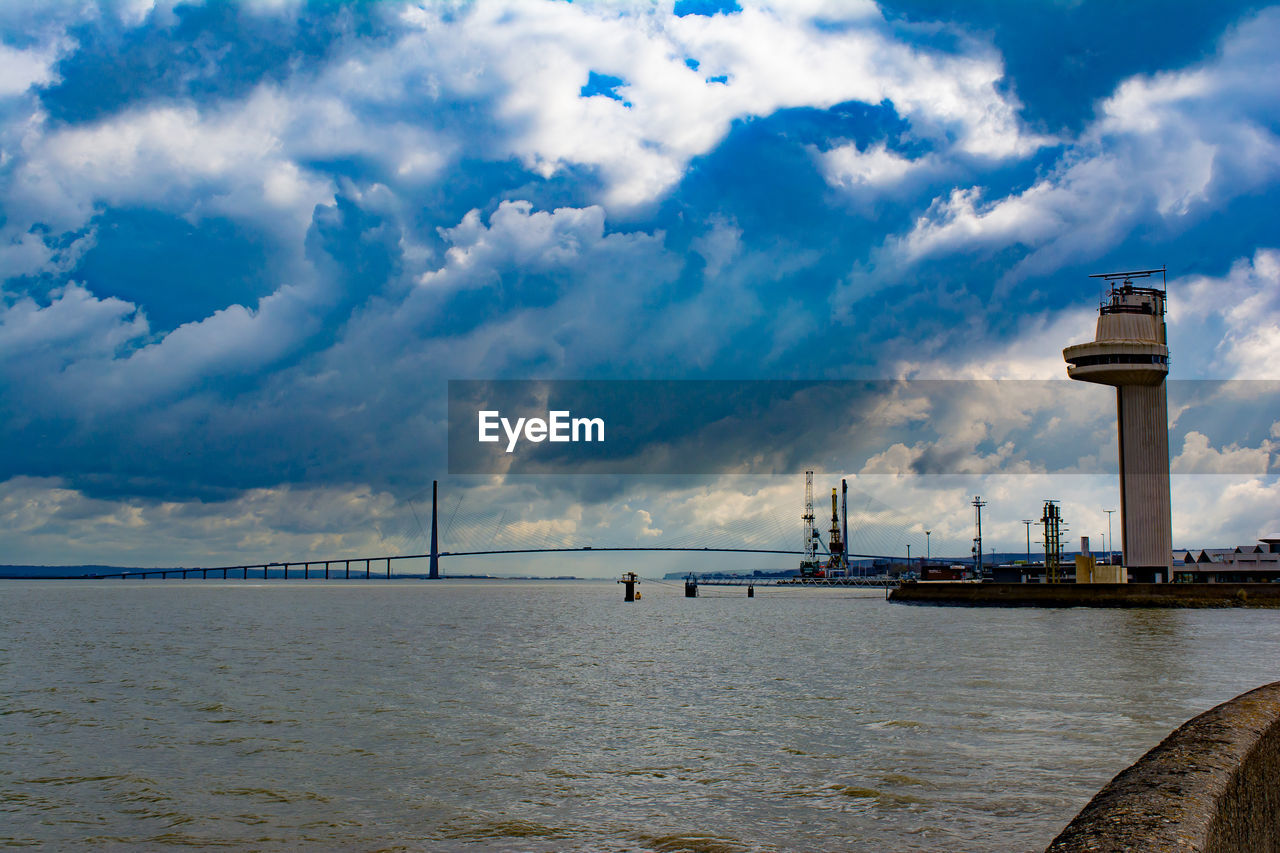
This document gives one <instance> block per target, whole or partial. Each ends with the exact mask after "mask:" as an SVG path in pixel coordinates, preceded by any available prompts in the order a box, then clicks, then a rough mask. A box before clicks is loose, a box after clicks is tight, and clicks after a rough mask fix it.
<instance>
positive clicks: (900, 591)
mask: <svg viewBox="0 0 1280 853" xmlns="http://www.w3.org/2000/svg"><path fill="white" fill-rule="evenodd" d="M889 600H890V601H897V602H900V603H903V604H937V605H947V604H950V605H959V606H967V607H1280V583H1126V584H1099V583H1093V584H1070V583H1066V584H1059V583H1055V584H1038V583H948V582H929V583H910V582H908V583H904V584H903V585H902V586H900V587H898V588H897V589H895V590H894V591H893V592H892V593H890V595H889Z"/></svg>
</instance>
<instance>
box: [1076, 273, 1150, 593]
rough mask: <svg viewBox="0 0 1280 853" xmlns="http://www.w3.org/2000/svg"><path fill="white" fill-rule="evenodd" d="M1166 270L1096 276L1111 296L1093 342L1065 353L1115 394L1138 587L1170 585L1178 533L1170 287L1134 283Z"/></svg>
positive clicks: (1082, 375) (1124, 519)
mask: <svg viewBox="0 0 1280 853" xmlns="http://www.w3.org/2000/svg"><path fill="white" fill-rule="evenodd" d="M1157 273H1159V274H1160V277H1161V284H1164V275H1165V270H1164V269H1163V268H1162V269H1158V270H1134V271H1132V272H1123V273H1105V274H1102V275H1095V276H1090V278H1101V279H1103V280H1104V281H1106V282H1107V283H1108V284H1109V285H1110V291H1109V293H1108V294H1107V297H1106V299H1105V301H1104V302H1103V303H1102V306H1101V307H1100V309H1099V312H1098V326H1097V332H1096V334H1095V335H1094V339H1093V341H1091V342H1089V343H1083V344H1076V345H1075V346H1069V347H1067V348H1066V349H1064V350H1063V351H1062V357H1063V358H1064V359H1065V360H1066V362H1067V375H1068V376H1069V377H1071V378H1072V379H1078V380H1080V381H1082V382H1096V383H1098V384H1100V385H1112V386H1115V389H1116V421H1117V424H1116V425H1117V428H1118V432H1119V437H1120V535H1121V541H1120V544H1121V548H1122V549H1123V553H1124V564H1125V566H1126V567H1127V569H1128V571H1129V573H1130V574H1131V575H1132V576H1133V579H1134V581H1136V582H1148V583H1150V582H1153V581H1154V582H1160V581H1168V580H1169V579H1170V568H1171V560H1172V551H1173V534H1172V527H1173V525H1172V522H1171V512H1170V502H1169V404H1168V400H1167V397H1166V394H1165V381H1164V380H1165V377H1166V376H1168V374H1169V348H1168V343H1167V341H1166V338H1165V323H1164V312H1165V301H1166V296H1167V290H1166V289H1165V288H1164V287H1161V288H1154V287H1138V286H1135V285H1134V283H1133V280H1134V279H1146V278H1150V277H1151V276H1153V275H1155V274H1157Z"/></svg>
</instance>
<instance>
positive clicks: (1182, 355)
mask: <svg viewBox="0 0 1280 853" xmlns="http://www.w3.org/2000/svg"><path fill="white" fill-rule="evenodd" d="M1169 287H1170V298H1169V347H1170V352H1171V358H1172V359H1174V364H1175V365H1176V366H1177V367H1179V368H1180V369H1181V370H1186V371H1190V372H1192V373H1193V375H1197V376H1201V377H1220V378H1226V379H1280V250H1277V249H1271V248H1267V249H1259V250H1258V251H1257V252H1256V253H1255V254H1254V256H1253V257H1252V258H1251V259H1250V258H1241V259H1239V260H1237V261H1236V262H1235V263H1234V264H1232V266H1231V269H1230V271H1229V272H1228V273H1227V274H1226V275H1225V276H1221V277H1215V276H1189V277H1186V278H1181V279H1175V280H1174V281H1172V282H1170V285H1169Z"/></svg>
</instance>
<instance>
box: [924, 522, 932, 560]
mask: <svg viewBox="0 0 1280 853" xmlns="http://www.w3.org/2000/svg"><path fill="white" fill-rule="evenodd" d="M932 532H933V531H932V530H926V531H925V532H924V561H925V562H926V563H927V562H929V561H931V560H932V559H933V548H931V547H930V546H929V534H930V533H932Z"/></svg>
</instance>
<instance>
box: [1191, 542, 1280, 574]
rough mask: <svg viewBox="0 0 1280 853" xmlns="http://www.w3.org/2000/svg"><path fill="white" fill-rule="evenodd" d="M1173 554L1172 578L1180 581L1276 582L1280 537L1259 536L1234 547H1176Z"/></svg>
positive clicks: (1279, 562)
mask: <svg viewBox="0 0 1280 853" xmlns="http://www.w3.org/2000/svg"><path fill="white" fill-rule="evenodd" d="M1174 558H1175V565H1174V567H1173V579H1174V580H1175V581H1180V582H1182V583H1276V582H1280V539H1261V540H1259V544H1257V545H1237V546H1236V547H1234V548H1202V549H1200V550H1198V551H1180V552H1178V553H1176V554H1174ZM1177 563H1181V565H1177Z"/></svg>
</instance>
